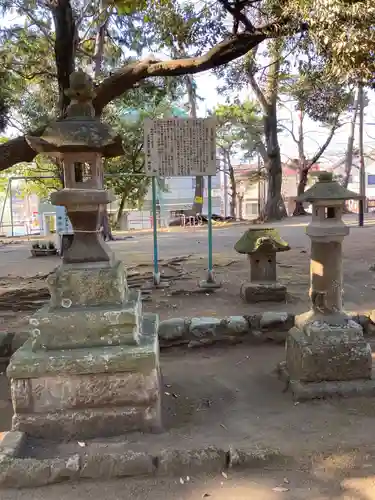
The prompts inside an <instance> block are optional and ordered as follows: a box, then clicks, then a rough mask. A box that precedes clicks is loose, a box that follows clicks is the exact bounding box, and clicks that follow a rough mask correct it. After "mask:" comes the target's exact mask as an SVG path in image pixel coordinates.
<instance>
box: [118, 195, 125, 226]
mask: <svg viewBox="0 0 375 500" xmlns="http://www.w3.org/2000/svg"><path fill="white" fill-rule="evenodd" d="M125 202H126V194H125V193H123V194H122V195H121V199H120V203H119V206H118V210H117V215H116V225H117V226H119V224H120V221H121V217H122V214H123V212H124V206H125Z"/></svg>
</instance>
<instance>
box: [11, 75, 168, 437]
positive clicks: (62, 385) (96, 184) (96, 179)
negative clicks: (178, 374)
mask: <svg viewBox="0 0 375 500" xmlns="http://www.w3.org/2000/svg"><path fill="white" fill-rule="evenodd" d="M70 83H71V86H70V89H69V90H68V92H67V94H68V95H69V96H70V97H71V103H70V105H69V107H68V110H67V117H66V118H64V119H62V120H59V121H57V122H54V123H52V124H51V125H50V126H48V127H47V129H46V131H45V133H44V134H43V136H42V137H41V138H37V137H28V141H29V143H30V144H31V146H32V147H34V148H35V149H36V150H37V151H38V152H43V153H47V154H48V155H51V156H55V157H57V158H59V159H60V160H61V161H62V163H63V168H64V179H65V187H64V189H62V190H61V191H59V192H57V193H54V194H53V196H52V201H53V203H56V204H58V205H64V206H66V207H67V211H68V214H69V217H70V220H71V222H72V225H73V228H74V241H73V244H72V246H71V247H70V248H69V250H67V251H66V253H64V258H63V262H62V264H61V266H59V267H58V268H57V269H56V270H55V271H54V272H53V273H52V274H51V275H49V276H48V278H47V284H48V288H49V291H50V294H51V299H50V302H49V304H46V305H45V306H44V307H42V308H41V309H40V310H39V311H37V312H36V313H35V314H34V315H33V317H32V318H30V337H29V339H28V340H27V342H26V343H25V344H24V345H23V346H22V347H21V348H20V349H18V350H17V352H16V353H15V354H14V355H13V356H12V358H11V360H10V363H9V366H8V369H7V375H8V377H9V378H10V379H11V380H10V382H11V391H12V403H13V409H14V415H13V420H12V430H17V431H21V432H25V433H27V435H28V436H32V437H39V438H47V439H73V438H74V439H86V438H95V437H100V436H109V435H120V434H124V433H125V432H127V431H143V432H145V431H146V432H147V431H155V430H160V429H161V386H160V368H159V343H158V316H157V315H155V314H148V315H147V317H145V316H144V315H143V311H142V301H141V297H140V292H139V291H135V290H129V288H128V286H127V280H126V270H125V268H124V265H123V262H121V261H119V260H116V259H115V257H114V256H112V255H111V254H110V251H109V250H108V249H109V247H108V246H107V245H106V244H105V243H104V242H103V241H102V239H101V238H100V237H99V235H98V218H99V214H100V207H101V206H103V205H105V204H106V203H108V202H109V200H110V196H109V195H108V193H107V191H106V190H105V189H104V188H103V164H102V158H103V156H104V157H105V156H113V155H121V154H123V150H122V147H121V139H120V137H119V136H117V135H116V134H115V133H114V132H112V130H111V129H110V128H109V127H108V126H107V125H105V124H104V123H101V121H100V120H99V119H98V118H96V117H95V114H94V108H93V105H92V98H93V97H94V90H93V84H92V81H91V79H90V78H89V76H88V75H86V74H85V73H82V72H76V73H73V74H72V75H71V77H70Z"/></svg>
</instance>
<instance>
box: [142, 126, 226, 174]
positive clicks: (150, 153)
mask: <svg viewBox="0 0 375 500" xmlns="http://www.w3.org/2000/svg"><path fill="white" fill-rule="evenodd" d="M144 151H145V172H146V175H148V176H157V177H180V176H186V177H188V176H197V175H198V176H199V175H202V176H203V175H215V174H216V168H217V162H216V120H215V118H167V119H161V120H151V119H150V118H146V119H145V121H144Z"/></svg>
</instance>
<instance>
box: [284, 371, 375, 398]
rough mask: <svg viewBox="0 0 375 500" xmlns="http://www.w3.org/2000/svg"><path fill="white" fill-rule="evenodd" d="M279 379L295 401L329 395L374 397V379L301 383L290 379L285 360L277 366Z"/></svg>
mask: <svg viewBox="0 0 375 500" xmlns="http://www.w3.org/2000/svg"><path fill="white" fill-rule="evenodd" d="M278 371H279V375H280V379H281V380H282V381H283V382H285V384H286V388H287V389H288V390H289V391H290V392H291V393H292V394H293V399H294V400H295V401H309V400H311V399H323V398H329V397H360V396H367V397H375V379H374V378H372V379H357V380H341V381H334V382H333V381H331V382H311V383H303V382H300V381H298V380H291V378H290V374H289V373H288V371H287V369H286V364H285V362H283V363H280V365H279V366H278Z"/></svg>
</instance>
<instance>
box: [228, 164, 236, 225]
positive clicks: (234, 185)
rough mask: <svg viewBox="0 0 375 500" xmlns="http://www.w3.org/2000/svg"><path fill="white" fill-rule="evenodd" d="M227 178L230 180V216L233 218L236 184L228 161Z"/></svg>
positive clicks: (234, 216)
mask: <svg viewBox="0 0 375 500" xmlns="http://www.w3.org/2000/svg"><path fill="white" fill-rule="evenodd" d="M229 180H230V190H231V199H230V216H231V217H233V218H234V219H235V218H236V194H237V185H236V178H235V176H234V170H233V167H232V165H231V164H230V163H229Z"/></svg>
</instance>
